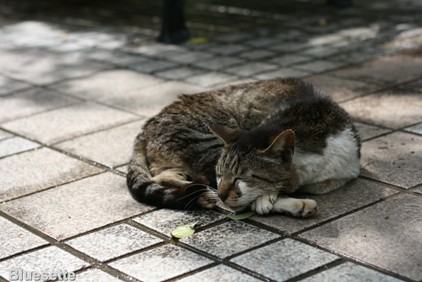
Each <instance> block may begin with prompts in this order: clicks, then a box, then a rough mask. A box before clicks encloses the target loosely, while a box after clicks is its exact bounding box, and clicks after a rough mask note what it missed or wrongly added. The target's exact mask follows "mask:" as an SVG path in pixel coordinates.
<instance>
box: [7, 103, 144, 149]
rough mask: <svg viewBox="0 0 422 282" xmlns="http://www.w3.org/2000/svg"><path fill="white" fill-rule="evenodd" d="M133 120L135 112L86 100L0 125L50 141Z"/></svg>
mask: <svg viewBox="0 0 422 282" xmlns="http://www.w3.org/2000/svg"><path fill="white" fill-rule="evenodd" d="M135 119H138V117H137V116H135V115H132V114H128V113H125V112H122V111H118V110H114V109H111V108H108V107H105V106H100V105H98V104H94V103H90V102H87V103H80V104H76V105H74V106H70V107H66V108H61V109H57V110H53V111H49V112H46V113H40V114H37V115H34V116H31V117H27V118H22V119H19V120H15V121H11V122H7V123H4V124H3V127H4V128H6V129H9V130H11V131H15V132H18V133H20V134H22V135H26V136H28V137H31V138H32V139H36V140H39V141H41V142H43V143H47V144H53V143H57V142H60V141H64V140H67V139H70V138H73V137H78V136H81V135H84V134H88V133H91V132H93V131H98V130H101V129H105V128H109V127H112V126H115V125H119V124H122V123H125V122H129V121H131V120H135Z"/></svg>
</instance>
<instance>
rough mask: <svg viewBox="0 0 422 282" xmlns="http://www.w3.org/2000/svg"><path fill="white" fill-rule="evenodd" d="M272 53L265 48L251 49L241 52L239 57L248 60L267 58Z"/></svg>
mask: <svg viewBox="0 0 422 282" xmlns="http://www.w3.org/2000/svg"><path fill="white" fill-rule="evenodd" d="M273 55H274V53H273V52H270V51H267V50H252V51H248V52H244V53H241V54H240V55H239V57H241V58H245V59H249V60H261V59H263V58H268V57H271V56H273Z"/></svg>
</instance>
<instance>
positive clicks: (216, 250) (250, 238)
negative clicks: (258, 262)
mask: <svg viewBox="0 0 422 282" xmlns="http://www.w3.org/2000/svg"><path fill="white" fill-rule="evenodd" d="M216 234H218V236H214V235H216ZM279 237H280V235H277V234H275V233H272V232H269V231H266V230H264V229H260V228H257V227H255V226H252V225H250V224H247V223H244V222H241V221H229V222H226V223H222V224H219V225H217V226H214V227H211V228H209V229H206V230H203V231H201V232H198V233H195V234H194V235H192V236H191V237H188V238H184V239H181V240H180V241H181V242H183V243H185V244H188V245H190V246H192V247H194V248H196V249H199V250H201V251H203V252H206V253H209V254H211V255H214V256H216V257H219V258H226V257H228V256H231V255H234V254H236V253H239V252H242V251H246V250H247V249H249V248H252V247H255V246H258V245H261V244H264V243H265V242H268V241H270V240H272V239H276V238H279Z"/></svg>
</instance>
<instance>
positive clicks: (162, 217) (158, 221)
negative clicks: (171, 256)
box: [133, 209, 225, 237]
mask: <svg viewBox="0 0 422 282" xmlns="http://www.w3.org/2000/svg"><path fill="white" fill-rule="evenodd" d="M224 218H225V216H224V215H222V214H220V213H217V212H215V211H208V210H202V211H194V210H189V211H180V210H170V209H160V210H157V211H153V212H150V213H147V214H144V215H141V216H139V217H137V218H134V219H133V220H134V221H136V222H138V223H140V224H142V225H145V226H146V227H148V228H151V229H153V230H155V231H157V232H160V233H162V234H164V235H166V236H169V237H170V233H171V231H173V229H175V228H176V227H178V226H181V225H185V224H192V223H194V222H198V226H200V227H204V226H207V225H209V224H211V223H214V222H216V221H218V220H221V219H224Z"/></svg>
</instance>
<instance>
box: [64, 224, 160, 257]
mask: <svg viewBox="0 0 422 282" xmlns="http://www.w3.org/2000/svg"><path fill="white" fill-rule="evenodd" d="M159 242H162V240H161V239H159V238H157V237H154V236H152V235H150V234H148V233H145V232H143V231H141V230H139V229H137V228H135V227H132V226H130V225H127V224H119V225H115V226H112V227H108V228H105V229H101V230H99V231H96V232H93V233H89V234H87V235H83V236H80V237H77V238H75V239H72V240H70V241H66V244H67V245H70V246H72V247H73V248H75V249H77V250H79V251H81V252H83V253H85V254H87V255H89V256H91V257H93V258H95V259H97V260H99V261H106V260H110V259H113V258H116V257H119V256H121V255H124V254H127V253H131V252H134V251H137V250H141V249H143V248H146V247H149V246H151V245H154V244H157V243H159Z"/></svg>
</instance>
